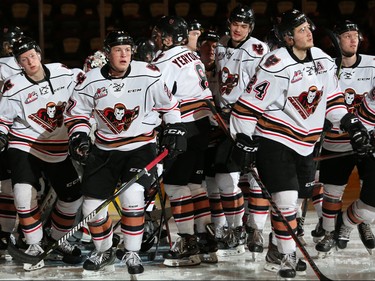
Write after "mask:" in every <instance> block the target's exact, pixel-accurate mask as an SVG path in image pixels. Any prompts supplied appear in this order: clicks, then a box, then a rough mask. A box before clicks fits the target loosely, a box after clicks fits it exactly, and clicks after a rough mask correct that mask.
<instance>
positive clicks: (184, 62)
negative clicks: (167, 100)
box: [152, 46, 212, 123]
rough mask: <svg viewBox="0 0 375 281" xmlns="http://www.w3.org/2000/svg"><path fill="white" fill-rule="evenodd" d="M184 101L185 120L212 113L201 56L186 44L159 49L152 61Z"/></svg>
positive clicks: (210, 97)
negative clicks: (164, 49) (208, 101)
mask: <svg viewBox="0 0 375 281" xmlns="http://www.w3.org/2000/svg"><path fill="white" fill-rule="evenodd" d="M152 64H154V65H156V66H157V67H158V68H159V69H160V71H161V72H162V75H163V78H164V80H165V82H166V84H167V86H168V88H169V89H170V90H171V91H172V94H173V95H174V96H175V97H176V99H177V100H178V101H179V103H180V109H181V118H182V122H185V123H186V122H192V121H195V120H199V119H201V118H204V117H206V116H209V115H210V114H211V111H210V110H209V108H208V107H207V105H206V103H205V101H204V100H211V99H212V94H211V90H210V89H209V88H208V81H207V77H206V72H205V67H204V64H203V63H202V61H201V60H200V58H199V56H198V55H196V54H194V53H193V52H192V51H190V50H189V49H188V48H187V47H186V46H175V47H173V48H171V49H169V50H167V51H164V52H161V53H159V54H158V55H157V56H156V58H155V59H154V60H153V61H152Z"/></svg>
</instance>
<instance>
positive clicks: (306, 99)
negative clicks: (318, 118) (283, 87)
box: [288, 86, 323, 119]
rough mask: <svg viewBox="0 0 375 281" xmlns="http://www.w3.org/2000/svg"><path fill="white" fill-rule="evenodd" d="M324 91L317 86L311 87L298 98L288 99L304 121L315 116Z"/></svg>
mask: <svg viewBox="0 0 375 281" xmlns="http://www.w3.org/2000/svg"><path fill="white" fill-rule="evenodd" d="M322 94H323V91H319V90H318V88H317V87H316V86H311V87H310V88H309V89H308V90H307V91H305V92H302V93H301V94H300V95H299V96H298V97H288V100H289V101H290V102H291V104H292V105H293V106H294V107H295V109H297V111H298V113H299V114H300V115H301V116H302V118H303V119H306V118H307V117H309V116H310V115H311V114H313V113H314V112H315V110H316V108H317V106H318V104H319V102H320V100H321V99H322Z"/></svg>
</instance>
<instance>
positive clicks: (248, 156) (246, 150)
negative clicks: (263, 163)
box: [231, 133, 259, 174]
mask: <svg viewBox="0 0 375 281" xmlns="http://www.w3.org/2000/svg"><path fill="white" fill-rule="evenodd" d="M258 146H259V140H257V139H253V140H252V139H251V138H250V137H249V136H248V135H245V134H243V133H239V134H237V135H236V142H235V144H234V147H233V150H232V155H231V158H232V160H233V162H234V163H236V164H237V165H238V166H239V168H240V170H241V172H242V173H245V174H246V173H248V172H249V170H250V169H249V168H250V166H251V165H253V164H255V160H256V152H257V151H258Z"/></svg>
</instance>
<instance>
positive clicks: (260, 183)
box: [250, 166, 331, 280]
mask: <svg viewBox="0 0 375 281" xmlns="http://www.w3.org/2000/svg"><path fill="white" fill-rule="evenodd" d="M250 173H251V175H252V176H253V177H254V179H255V181H256V182H257V183H258V185H259V187H260V188H261V190H262V192H263V195H264V196H265V197H266V198H267V199H268V201H269V202H270V204H271V206H272V208H273V209H274V211H275V212H276V214H277V215H278V216H279V217H280V219H281V222H282V223H283V224H284V226H285V227H286V229H287V230H288V232H289V234H290V235H291V236H292V238H293V240H294V241H295V242H296V245H297V246H298V248H299V249H300V251H301V252H302V254H303V256H304V257H305V259H306V260H307V261H308V263H309V264H310V266H311V268H312V269H313V271H314V273H315V274H316V276H317V277H318V278H319V280H331V279H329V278H328V277H327V276H325V275H324V274H323V273H322V272H321V271H320V270H319V268H318V267H317V265H316V264H315V262H314V260H313V259H312V257H311V256H310V254H309V253H308V252H307V250H306V248H305V246H303V244H302V243H301V241H300V240H299V239H298V236H297V235H296V233H295V232H294V231H293V229H292V227H291V226H290V224H289V222H288V221H287V220H286V218H285V217H284V215H283V214H282V213H281V211H280V209H279V207H278V206H277V205H276V203H275V201H273V200H272V197H271V195H270V193H269V192H268V190H267V188H266V187H265V186H264V184H263V182H262V181H261V180H260V178H259V175H258V173H257V172H256V171H255V169H254V166H251V167H250Z"/></svg>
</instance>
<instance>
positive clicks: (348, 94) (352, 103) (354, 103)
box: [344, 88, 363, 114]
mask: <svg viewBox="0 0 375 281" xmlns="http://www.w3.org/2000/svg"><path fill="white" fill-rule="evenodd" d="M344 97H345V105H346V107H347V108H348V111H349V112H350V113H353V114H355V113H356V112H357V109H358V107H359V105H360V104H361V103H362V100H363V95H358V94H357V93H356V92H355V91H354V89H352V88H347V89H345V91H344Z"/></svg>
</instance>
